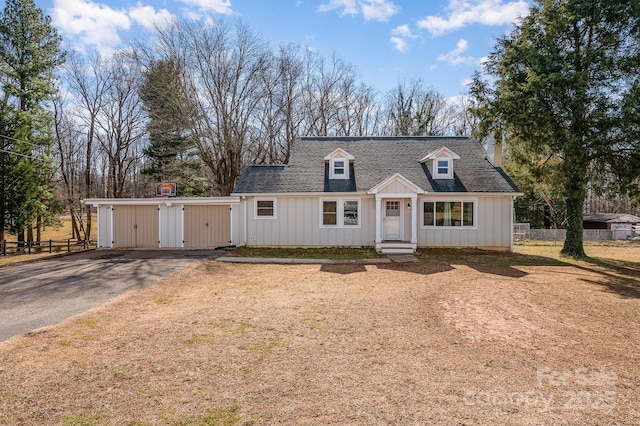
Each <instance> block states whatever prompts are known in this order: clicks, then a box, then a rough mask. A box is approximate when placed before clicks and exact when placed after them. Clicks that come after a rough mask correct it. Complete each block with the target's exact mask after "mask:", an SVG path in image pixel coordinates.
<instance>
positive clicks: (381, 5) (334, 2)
mask: <svg viewBox="0 0 640 426" xmlns="http://www.w3.org/2000/svg"><path fill="white" fill-rule="evenodd" d="M332 10H341V11H340V15H342V16H344V15H357V14H359V13H362V16H363V18H364V19H365V20H366V21H388V20H389V18H391V17H392V16H393V15H395V14H396V13H398V12H399V11H400V8H399V7H398V6H397V5H396V4H395V3H393V2H392V1H390V0H330V1H329V3H325V4H321V5H320V7H318V11H319V12H330V11H332Z"/></svg>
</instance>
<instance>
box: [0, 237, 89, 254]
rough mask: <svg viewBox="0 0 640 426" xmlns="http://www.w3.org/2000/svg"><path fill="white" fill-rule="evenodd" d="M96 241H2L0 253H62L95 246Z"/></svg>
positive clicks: (0, 242)
mask: <svg viewBox="0 0 640 426" xmlns="http://www.w3.org/2000/svg"><path fill="white" fill-rule="evenodd" d="M95 245H96V242H95V241H76V240H71V239H68V240H48V241H41V242H40V243H36V242H35V241H24V242H18V241H7V240H1V241H0V253H1V254H2V256H8V255H19V254H32V253H60V252H67V253H71V252H72V251H79V250H87V249H88V248H91V247H95Z"/></svg>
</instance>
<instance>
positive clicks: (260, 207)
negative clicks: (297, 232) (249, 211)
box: [255, 199, 276, 219]
mask: <svg viewBox="0 0 640 426" xmlns="http://www.w3.org/2000/svg"><path fill="white" fill-rule="evenodd" d="M255 205H256V210H255V217H256V219H275V217H276V200H273V199H271V200H265V199H262V200H256V204H255Z"/></svg>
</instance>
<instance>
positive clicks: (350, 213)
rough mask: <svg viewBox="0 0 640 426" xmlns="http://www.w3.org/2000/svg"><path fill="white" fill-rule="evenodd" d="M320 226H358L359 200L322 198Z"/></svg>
mask: <svg viewBox="0 0 640 426" xmlns="http://www.w3.org/2000/svg"><path fill="white" fill-rule="evenodd" d="M321 206H322V222H321V226H322V227H337V228H342V227H345V228H347V227H352V226H353V227H357V226H360V219H359V217H360V201H359V200H323V201H322V204H321Z"/></svg>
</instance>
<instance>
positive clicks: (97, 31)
mask: <svg viewBox="0 0 640 426" xmlns="http://www.w3.org/2000/svg"><path fill="white" fill-rule="evenodd" d="M52 21H53V24H54V25H55V26H56V27H57V28H58V30H59V31H60V33H61V34H63V35H68V36H71V37H73V38H76V39H79V41H80V42H81V43H82V44H89V45H95V46H96V47H97V48H98V49H99V50H110V49H113V48H114V47H116V46H117V45H118V44H119V43H120V36H119V35H118V31H119V30H123V29H128V28H129V27H130V25H131V20H130V19H129V17H128V16H127V13H126V12H125V11H124V10H116V9H112V8H111V7H109V6H107V5H104V4H99V3H94V2H91V1H87V0H55V1H54V7H53V13H52Z"/></svg>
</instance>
